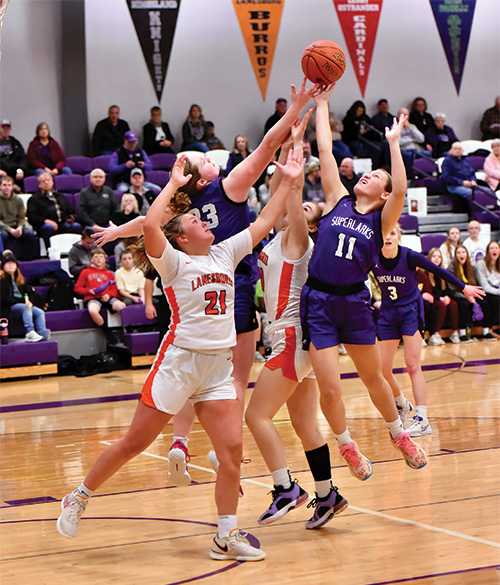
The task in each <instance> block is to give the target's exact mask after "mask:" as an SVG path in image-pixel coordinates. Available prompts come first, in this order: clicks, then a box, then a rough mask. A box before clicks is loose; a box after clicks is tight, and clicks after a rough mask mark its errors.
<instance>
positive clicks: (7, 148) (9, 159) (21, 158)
mask: <svg viewBox="0 0 500 585" xmlns="http://www.w3.org/2000/svg"><path fill="white" fill-rule="evenodd" d="M11 128H12V125H11V123H10V120H2V123H1V125H0V177H4V176H5V175H8V176H9V177H12V178H13V179H14V180H15V181H16V182H17V183H18V185H21V181H22V180H23V179H24V173H25V172H26V167H27V162H26V154H25V152H24V148H23V147H22V144H21V143H20V142H19V140H17V139H16V138H14V136H11V135H10V131H11Z"/></svg>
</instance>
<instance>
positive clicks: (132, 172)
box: [130, 167, 144, 177]
mask: <svg viewBox="0 0 500 585" xmlns="http://www.w3.org/2000/svg"><path fill="white" fill-rule="evenodd" d="M134 175H142V176H144V173H143V172H142V169H140V168H139V167H136V168H135V169H132V170H131V171H130V176H131V177H133V176H134Z"/></svg>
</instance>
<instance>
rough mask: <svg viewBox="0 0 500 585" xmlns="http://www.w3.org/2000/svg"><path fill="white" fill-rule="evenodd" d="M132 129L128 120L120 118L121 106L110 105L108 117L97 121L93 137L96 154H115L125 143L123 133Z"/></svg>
mask: <svg viewBox="0 0 500 585" xmlns="http://www.w3.org/2000/svg"><path fill="white" fill-rule="evenodd" d="M127 130H130V126H129V125H128V122H126V121H125V120H122V119H120V108H119V107H118V106H116V105H112V106H109V110H108V117H107V118H104V120H100V121H99V122H97V124H96V127H95V130H94V135H93V137H92V152H93V155H94V156H99V155H100V154H113V152H114V151H115V150H116V149H118V148H120V146H121V145H122V143H123V135H124V134H125V132H127Z"/></svg>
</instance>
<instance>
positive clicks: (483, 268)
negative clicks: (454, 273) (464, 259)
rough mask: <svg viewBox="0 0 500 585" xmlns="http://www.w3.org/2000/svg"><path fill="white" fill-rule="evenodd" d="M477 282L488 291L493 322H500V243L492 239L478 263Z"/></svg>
mask: <svg viewBox="0 0 500 585" xmlns="http://www.w3.org/2000/svg"><path fill="white" fill-rule="evenodd" d="M476 270H477V282H478V283H479V286H482V287H483V290H484V292H485V293H486V296H485V297H484V298H485V301H486V302H487V303H488V304H489V306H490V311H491V318H492V322H493V323H494V324H495V325H498V324H499V323H500V244H499V243H498V242H496V241H495V240H492V241H491V242H490V243H489V244H488V245H487V246H486V252H485V254H484V257H483V258H481V260H478V261H477V263H476Z"/></svg>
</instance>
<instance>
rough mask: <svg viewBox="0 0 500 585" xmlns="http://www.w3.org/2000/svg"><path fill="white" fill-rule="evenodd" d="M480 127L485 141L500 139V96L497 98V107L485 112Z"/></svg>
mask: <svg viewBox="0 0 500 585" xmlns="http://www.w3.org/2000/svg"><path fill="white" fill-rule="evenodd" d="M480 127H481V132H482V133H483V140H490V139H491V138H500V95H499V96H497V97H496V98H495V105H494V106H493V107H492V108H488V109H487V110H485V111H484V114H483V117H482V118H481V123H480Z"/></svg>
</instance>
